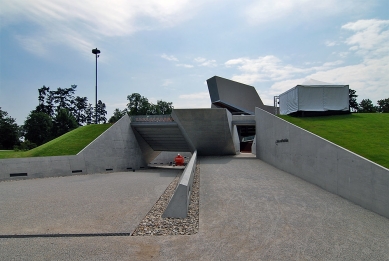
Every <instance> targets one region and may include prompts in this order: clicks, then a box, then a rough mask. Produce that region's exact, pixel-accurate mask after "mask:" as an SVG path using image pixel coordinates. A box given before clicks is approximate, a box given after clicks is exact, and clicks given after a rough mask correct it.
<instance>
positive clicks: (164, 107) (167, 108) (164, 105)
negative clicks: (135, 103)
mask: <svg viewBox="0 0 389 261" xmlns="http://www.w3.org/2000/svg"><path fill="white" fill-rule="evenodd" d="M156 107H157V109H156V114H157V115H160V114H171V113H172V111H173V103H172V102H165V101H162V100H160V101H157V106H156Z"/></svg>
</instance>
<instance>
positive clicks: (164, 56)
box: [161, 53, 178, 62]
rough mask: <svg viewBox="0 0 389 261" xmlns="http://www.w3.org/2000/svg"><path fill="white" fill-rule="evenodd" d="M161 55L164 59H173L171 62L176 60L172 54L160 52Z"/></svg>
mask: <svg viewBox="0 0 389 261" xmlns="http://www.w3.org/2000/svg"><path fill="white" fill-rule="evenodd" d="M161 57H162V58H163V59H166V60H168V61H173V62H178V59H177V58H176V57H174V56H173V55H167V54H165V53H164V54H162V55H161Z"/></svg>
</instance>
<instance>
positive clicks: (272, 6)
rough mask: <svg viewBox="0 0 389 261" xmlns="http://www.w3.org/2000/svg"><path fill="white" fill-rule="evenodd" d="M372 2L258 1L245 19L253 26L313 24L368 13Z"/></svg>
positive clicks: (252, 3) (246, 14)
mask: <svg viewBox="0 0 389 261" xmlns="http://www.w3.org/2000/svg"><path fill="white" fill-rule="evenodd" d="M369 2H370V3H369ZM372 2H373V1H364V0H343V1H338V0H326V1H312V0H285V1H274V0H256V1H253V2H251V3H250V4H249V5H247V7H246V10H245V17H246V18H247V20H248V22H249V23H251V24H253V25H261V24H267V23H274V22H275V21H280V20H284V21H285V23H288V24H291V23H302V22H305V21H308V22H312V20H314V19H317V18H319V17H327V16H337V15H339V14H343V15H345V14H346V13H354V14H355V13H356V12H359V11H366V10H367V9H369V8H370V6H373V5H374V3H372Z"/></svg>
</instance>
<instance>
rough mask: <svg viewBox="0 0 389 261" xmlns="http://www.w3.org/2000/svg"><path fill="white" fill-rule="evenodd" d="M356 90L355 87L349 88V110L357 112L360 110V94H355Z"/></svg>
mask: <svg viewBox="0 0 389 261" xmlns="http://www.w3.org/2000/svg"><path fill="white" fill-rule="evenodd" d="M355 93H356V91H355V90H353V89H349V90H348V96H349V110H350V112H351V111H352V112H357V111H358V103H357V99H356V98H357V97H358V95H356V94H355Z"/></svg>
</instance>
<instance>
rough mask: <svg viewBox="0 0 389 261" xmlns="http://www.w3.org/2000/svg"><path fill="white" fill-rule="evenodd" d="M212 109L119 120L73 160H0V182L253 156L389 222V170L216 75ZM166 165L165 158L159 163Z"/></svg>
mask: <svg viewBox="0 0 389 261" xmlns="http://www.w3.org/2000/svg"><path fill="white" fill-rule="evenodd" d="M207 83H208V89H209V93H210V98H211V102H212V108H209V109H175V110H173V112H172V114H171V115H168V116H166V115H161V116H147V115H146V116H136V117H131V118H130V117H129V116H127V115H126V116H124V117H123V118H122V119H121V120H120V121H118V122H117V123H116V124H114V125H113V126H112V127H111V128H110V129H108V130H107V131H106V132H105V133H103V134H102V135H101V136H100V137H98V138H97V139H96V140H95V141H94V142H92V143H91V144H90V145H89V146H87V147H86V148H85V149H84V150H83V151H81V152H80V153H78V154H77V155H74V156H61V157H44V158H26V159H4V160H0V180H12V179H19V178H23V179H26V178H37V177H47V176H53V175H57V176H66V175H73V174H74V173H77V174H80V173H82V174H92V173H104V172H107V171H111V172H112V171H114V172H115V171H133V170H136V169H140V168H147V167H148V166H149V164H150V163H152V162H154V163H155V159H157V158H159V159H162V158H164V154H166V155H168V153H170V154H171V153H173V152H175V153H187V154H185V155H191V153H194V152H195V151H197V154H198V155H199V156H211V155H216V156H223V155H234V154H239V153H241V152H252V153H254V154H256V157H257V158H258V159H261V160H262V161H265V162H266V163H269V164H271V165H273V166H275V167H277V168H279V169H281V170H283V171H286V172H288V173H290V174H293V175H296V176H298V177H300V178H302V179H304V180H306V181H309V182H310V183H313V184H315V185H317V186H319V187H321V188H323V189H325V190H327V191H329V192H331V193H334V194H337V195H340V196H341V197H344V198H346V199H348V200H350V201H352V202H354V203H356V204H358V205H360V206H362V207H364V208H366V209H369V210H372V211H374V212H376V213H379V214H381V215H383V216H385V217H389V200H388V199H389V170H388V169H386V168H384V167H382V166H379V165H377V164H375V163H373V162H371V161H369V160H367V159H365V158H363V157H361V156H359V155H356V154H354V153H352V152H350V151H348V150H346V149H344V148H341V147H339V146H337V145H335V144H333V143H331V142H329V141H327V140H324V139H322V138H321V137H318V136H316V135H314V134H312V133H310V132H308V131H305V130H302V129H300V128H298V127H296V126H294V125H292V124H290V123H288V122H286V121H283V120H282V119H280V118H278V117H276V116H275V115H274V114H275V112H276V110H275V108H274V107H273V106H266V105H264V104H263V102H262V100H261V98H260V97H259V95H258V93H257V92H256V90H255V88H254V87H252V86H249V85H245V84H241V83H238V82H234V81H231V80H227V79H224V78H221V77H218V76H214V77H212V78H210V79H208V80H207ZM164 161H167V162H168V160H166V159H164Z"/></svg>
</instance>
